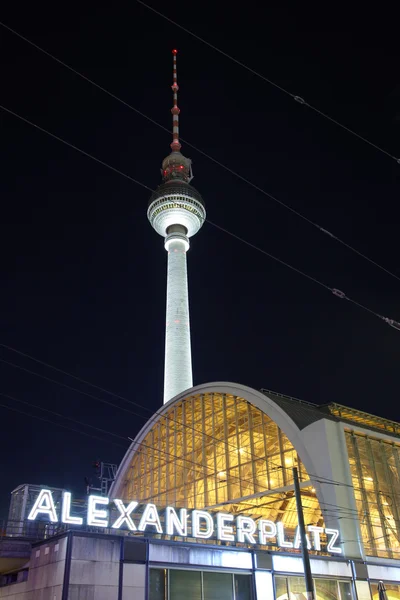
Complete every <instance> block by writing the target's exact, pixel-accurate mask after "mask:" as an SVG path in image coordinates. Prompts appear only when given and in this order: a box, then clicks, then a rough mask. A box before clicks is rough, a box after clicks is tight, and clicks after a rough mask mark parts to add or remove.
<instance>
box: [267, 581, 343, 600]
mask: <svg viewBox="0 0 400 600" xmlns="http://www.w3.org/2000/svg"><path fill="white" fill-rule="evenodd" d="M314 587H315V597H316V599H317V600H351V598H352V593H351V582H350V581H338V580H336V579H322V578H319V577H318V578H315V579H314ZM275 597H276V600H306V598H307V593H306V589H305V583H304V577H275Z"/></svg>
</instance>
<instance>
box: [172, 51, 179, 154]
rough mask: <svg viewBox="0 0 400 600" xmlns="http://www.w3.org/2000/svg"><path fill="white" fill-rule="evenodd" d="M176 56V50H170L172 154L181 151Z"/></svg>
mask: <svg viewBox="0 0 400 600" xmlns="http://www.w3.org/2000/svg"><path fill="white" fill-rule="evenodd" d="M177 54H178V50H172V55H173V68H172V86H171V89H172V93H173V99H174V105H173V107H172V108H171V113H172V143H171V149H172V152H179V150H180V149H181V144H180V142H179V113H180V112H181V111H180V110H179V108H178V90H179V86H178V75H177V72H176V55H177Z"/></svg>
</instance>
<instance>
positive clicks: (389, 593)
mask: <svg viewBox="0 0 400 600" xmlns="http://www.w3.org/2000/svg"><path fill="white" fill-rule="evenodd" d="M385 589H386V597H387V599H388V600H399V598H400V586H398V585H395V584H393V583H385ZM371 592H372V598H373V600H379V592H378V584H377V583H371Z"/></svg>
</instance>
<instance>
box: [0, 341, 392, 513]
mask: <svg viewBox="0 0 400 600" xmlns="http://www.w3.org/2000/svg"><path fill="white" fill-rule="evenodd" d="M0 346H1V347H3V348H6V349H8V350H10V351H12V352H16V353H17V354H20V355H22V356H24V357H26V358H29V359H30V360H33V361H35V362H37V363H39V364H41V365H44V366H46V367H47V368H49V369H53V370H55V371H58V372H61V373H63V374H64V375H67V376H68V377H71V378H73V379H76V380H78V381H81V382H84V383H85V384H86V385H89V386H91V387H93V388H96V389H99V390H102V391H103V392H105V393H107V394H109V395H111V396H115V397H118V398H120V399H121V400H124V401H126V402H129V403H131V404H134V405H135V406H137V407H139V408H143V409H144V410H146V411H148V412H150V413H151V414H152V415H153V416H152V418H150V419H148V421H147V423H151V421H153V420H157V419H158V417H161V418H163V419H166V420H168V421H171V422H173V423H176V424H177V425H178V426H179V427H182V428H183V429H189V430H191V431H194V432H195V433H196V434H199V435H201V436H203V437H207V438H210V439H211V440H213V441H215V442H218V443H222V444H224V445H225V446H227V447H228V448H232V449H234V450H237V447H236V445H235V444H232V443H229V442H228V441H226V440H223V439H221V438H218V437H216V436H213V435H211V434H208V433H205V432H204V431H203V430H202V429H197V428H195V427H193V426H191V425H189V424H187V423H183V422H182V421H178V420H176V419H173V418H172V417H170V416H169V415H168V414H162V413H161V411H163V407H161V409H159V410H158V411H156V412H155V413H154V412H153V411H152V410H151V409H149V408H147V407H145V406H144V405H142V404H140V403H138V402H134V401H132V400H130V399H128V398H126V397H124V396H120V395H118V394H115V393H114V392H111V391H109V390H106V389H105V388H102V387H100V386H98V385H96V384H94V383H92V382H90V381H88V380H86V379H82V378H80V377H77V376H75V375H73V374H72V373H69V372H68V371H65V370H62V369H59V368H58V367H55V366H53V365H51V364H49V363H46V362H44V361H42V360H39V359H37V358H35V357H33V356H31V355H29V354H26V353H25V352H21V351H20V350H17V349H15V348H12V347H11V346H7V345H5V344H2V343H0ZM0 361H1V362H3V363H5V364H7V365H9V366H12V367H16V368H19V369H22V370H23V371H26V372H27V373H29V374H31V375H35V376H37V377H40V378H43V379H45V380H47V381H49V382H51V383H55V384H57V385H60V386H62V387H66V388H68V389H70V390H72V391H75V392H77V393H79V394H84V395H85V396H88V397H90V398H91V399H93V400H97V401H99V402H104V400H102V399H100V398H98V397H96V396H92V395H91V394H87V393H86V392H83V391H81V390H79V389H77V388H73V387H71V386H68V385H66V384H64V383H63V382H59V381H57V380H55V379H51V378H49V377H46V376H44V375H42V374H40V373H36V371H31V370H29V369H26V368H24V367H22V366H20V365H16V364H14V363H10V362H8V361H5V360H4V359H0ZM0 395H3V396H5V397H8V398H10V399H12V400H16V401H17V402H23V403H24V404H28V405H31V406H34V407H36V408H39V409H40V410H45V411H46V412H50V413H53V414H55V415H56V416H60V417H63V418H67V419H69V420H72V421H74V419H72V418H69V417H65V415H61V414H59V413H55V412H54V411H50V410H48V409H42V408H40V407H39V406H37V405H34V404H32V403H29V402H26V401H22V400H17V399H16V398H12V397H11V396H8V395H7V394H1V393H0ZM105 403H106V404H109V405H111V406H113V407H115V408H120V409H121V410H126V409H124V408H123V407H121V406H119V405H118V404H114V403H110V402H107V401H105ZM128 412H131V413H132V414H134V415H137V416H140V417H142V418H146V417H144V415H139V414H138V413H134V412H132V411H128ZM75 422H77V423H79V424H83V425H85V423H82V422H80V421H76V420H75ZM87 426H88V427H92V426H91V425H87ZM92 428H94V429H98V428H96V427H92ZM99 431H102V432H104V433H110V435H116V434H114V433H111V432H109V431H108V432H106V431H105V430H99ZM119 437H121V436H119ZM129 439H130V438H129ZM135 444H137V445H144V447H147V448H150V449H152V450H155V451H157V452H161V453H164V454H167V453H166V452H165V451H163V450H160V449H159V448H158V447H154V446H149V445H146V444H144V442H143V443H142V442H135ZM168 454H169V455H171V456H173V458H176V459H179V460H186V459H185V458H183V457H179V456H176V455H173V454H171V453H168ZM245 454H246V455H248V456H250V457H251V459H252V460H253V459H254V460H259V459H260V457H259V456H258V455H256V454H254V453H253V452H251V451H248V450H245ZM197 464H198V463H196V465H197ZM269 464H270V465H271V466H273V467H275V468H274V469H273V471H276V470H278V469H281V470H284V471H289V472H290V473H291V472H292V468H291V467H285V466H284V465H280V464H278V463H275V462H270V463H269ZM307 475H308V476H309V477H311V478H313V481H314V482H315V483H320V484H322V485H325V484H331V485H336V486H340V487H348V488H351V489H356V490H360V489H361V488H356V487H354V485H353V484H347V483H343V482H341V481H337V480H334V479H331V478H329V477H325V476H323V475H317V474H316V473H307ZM241 480H242V481H244V482H249V481H250V480H245V479H241ZM399 497H400V494H399ZM324 504H329V503H324ZM331 506H338V505H331ZM339 508H342V509H343V510H347V511H350V512H355V513H357V510H356V509H350V508H346V507H339Z"/></svg>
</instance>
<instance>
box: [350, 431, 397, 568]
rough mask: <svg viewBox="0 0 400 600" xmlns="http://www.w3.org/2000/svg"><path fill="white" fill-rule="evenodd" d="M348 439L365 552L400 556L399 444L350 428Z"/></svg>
mask: <svg viewBox="0 0 400 600" xmlns="http://www.w3.org/2000/svg"><path fill="white" fill-rule="evenodd" d="M346 443H347V449H348V454H349V463H350V470H351V476H352V480H353V486H354V497H355V500H356V506H357V510H358V516H359V520H360V527H361V535H362V539H363V543H364V546H365V551H366V554H367V555H370V556H382V557H385V558H386V557H387V558H400V514H399V509H398V506H397V500H396V499H397V498H398V496H399V495H400V477H399V469H400V460H399V458H400V455H399V446H397V445H396V444H394V443H392V442H389V441H386V440H379V441H378V440H375V439H372V438H369V437H366V436H363V435H361V434H354V433H352V432H349V431H348V432H346Z"/></svg>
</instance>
